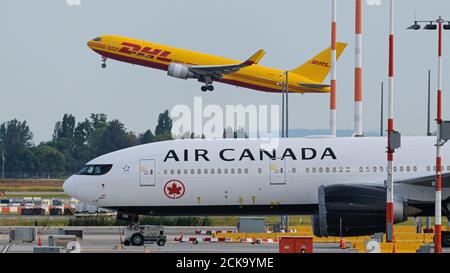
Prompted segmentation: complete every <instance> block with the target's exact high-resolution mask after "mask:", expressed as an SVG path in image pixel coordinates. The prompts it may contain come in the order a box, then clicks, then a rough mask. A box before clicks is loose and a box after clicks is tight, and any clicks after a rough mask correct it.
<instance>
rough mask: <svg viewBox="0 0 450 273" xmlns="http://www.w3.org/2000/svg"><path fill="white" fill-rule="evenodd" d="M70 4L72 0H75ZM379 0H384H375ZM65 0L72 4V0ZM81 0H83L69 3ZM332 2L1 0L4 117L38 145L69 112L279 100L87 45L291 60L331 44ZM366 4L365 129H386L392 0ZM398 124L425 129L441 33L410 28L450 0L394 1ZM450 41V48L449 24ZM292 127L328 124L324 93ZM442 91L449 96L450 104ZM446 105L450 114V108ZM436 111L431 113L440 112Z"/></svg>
mask: <svg viewBox="0 0 450 273" xmlns="http://www.w3.org/2000/svg"><path fill="white" fill-rule="evenodd" d="M72 1H73V0H72ZM371 1H372V2H377V1H373V0H371ZM69 2H70V1H69ZM73 2H76V1H73ZM354 2H355V1H351V0H338V6H339V7H338V40H339V41H343V42H347V43H349V47H348V48H347V50H346V52H344V54H343V56H342V58H341V60H340V61H339V63H338V99H337V103H338V106H337V107H338V109H337V115H338V129H348V128H353V109H354V108H353V94H354V91H353V90H354V86H353V82H354V76H353V75H354V59H355V58H354V5H355V3H354ZM330 3H331V1H329V0H314V1H313V0H310V1H306V0H302V1H299V0H280V1H270V0H245V1H242V0H227V1H223V0H221V1H219V0H190V1H186V0H164V1H147V0H134V1H133V0H128V1H125V0H81V5H80V6H70V5H68V4H67V1H66V0H45V1H44V0H42V1H35V0H28V1H26V0H3V1H1V4H0V5H1V8H0V26H1V27H0V31H1V36H2V41H1V43H0V75H1V78H0V102H1V104H0V122H4V121H7V120H10V119H13V118H18V119H20V120H27V121H28V123H29V125H30V126H31V129H32V131H33V132H34V135H35V142H36V143H38V142H39V141H43V140H49V139H50V138H51V134H52V131H53V127H54V124H55V122H56V121H58V120H60V119H61V118H62V116H63V114H64V113H71V114H73V115H75V117H76V118H77V121H80V120H82V119H84V118H86V117H88V116H89V114H90V113H93V112H95V113H106V114H107V115H108V116H109V117H110V118H118V119H120V120H121V121H122V122H123V123H124V124H125V125H126V127H127V128H128V129H129V130H132V131H135V132H138V133H139V132H143V131H144V130H146V129H148V128H151V129H152V130H153V129H154V126H155V124H156V121H157V114H158V113H160V112H162V111H163V110H164V109H171V108H172V107H173V106H174V105H176V104H187V105H193V97H194V96H202V97H203V98H204V104H219V105H225V104H244V105H246V104H266V105H268V104H275V103H279V102H280V101H281V99H280V96H279V95H274V94H268V93H263V92H257V91H253V90H249V89H244V88H236V87H233V86H229V85H224V84H220V83H217V84H216V90H215V91H214V92H209V93H206V94H203V93H202V92H201V91H200V84H199V83H198V82H196V81H195V80H190V81H183V80H178V79H175V78H170V77H168V76H167V75H166V74H165V73H164V72H162V71H160V70H152V69H148V68H144V67H139V66H132V65H129V64H125V63H119V62H116V61H111V60H110V61H109V63H108V68H107V69H106V70H103V69H101V68H100V65H101V62H100V56H98V55H97V54H95V53H93V52H92V51H91V50H90V49H89V48H88V47H87V46H86V42H87V41H88V40H89V39H91V38H93V37H95V36H97V35H101V34H118V35H125V36H130V37H135V38H139V39H144V40H150V41H154V42H158V43H163V44H168V45H173V46H176V47H182V48H187V49H192V50H196V51H203V52H206V53H211V54H216V55H221V56H225V57H229V58H233V59H240V60H245V59H246V58H247V57H249V56H250V55H251V54H252V53H254V52H255V51H256V50H257V49H259V48H264V49H265V50H266V51H267V55H266V56H265V58H264V59H263V60H262V62H261V64H262V65H266V66H272V67H277V68H281V69H292V68H295V67H297V66H298V65H299V64H302V63H304V62H305V61H307V60H308V59H310V58H311V57H312V56H313V55H315V54H316V53H317V52H319V51H321V50H322V49H324V48H326V47H328V46H329V44H330V14H331V10H330V9H331V6H330ZM381 3H382V5H381V6H369V5H367V3H365V4H364V15H365V16H364V44H363V45H364V52H363V58H364V59H363V63H364V89H363V98H364V127H365V130H366V131H377V130H378V128H379V116H380V114H379V105H380V84H381V81H385V82H386V81H387V67H388V64H387V60H388V59H387V52H388V50H387V49H388V30H389V29H388V21H387V20H388V2H387V1H386V0H382V1H381ZM396 8H397V9H396V11H397V12H396V15H397V18H396V32H397V36H396V39H397V41H396V49H397V60H396V61H397V63H396V75H397V81H396V125H397V128H398V129H399V130H400V131H402V132H403V133H404V134H407V135H423V134H425V131H426V99H427V78H426V75H427V69H429V68H431V69H432V70H433V84H432V87H433V89H432V90H433V108H434V105H435V103H434V101H435V99H434V98H435V96H434V93H435V89H436V73H435V72H436V69H435V68H436V67H437V63H436V50H437V44H436V37H437V33H436V32H435V31H431V32H427V31H420V32H413V31H406V30H405V28H406V27H408V26H409V25H411V24H412V22H413V20H414V16H415V14H416V13H417V17H418V18H426V19H428V18H435V17H437V16H439V15H442V16H444V17H450V1H448V0H429V1H424V0H397V1H396ZM444 37H445V39H444V40H445V46H444V49H449V48H450V47H449V44H450V32H448V34H447V35H445V36H444ZM444 58H445V61H444V69H446V70H445V71H446V73H444V90H445V91H446V90H450V86H449V84H450V81H448V80H447V79H448V76H445V75H449V74H450V51H445V52H444ZM289 98H290V110H291V114H290V128H328V116H329V110H328V105H329V97H328V95H311V94H308V95H300V94H294V95H291V96H290V97H289ZM449 99H450V97H449V96H447V95H445V97H444V104H445V105H450V101H449ZM448 109H449V108H448V107H444V111H445V117H449V116H450V113H449V112H450V111H448ZM433 116H434V112H433Z"/></svg>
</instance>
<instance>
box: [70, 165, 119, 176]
mask: <svg viewBox="0 0 450 273" xmlns="http://www.w3.org/2000/svg"><path fill="white" fill-rule="evenodd" d="M111 168H112V164H104V165H85V166H83V167H82V168H81V170H80V171H79V172H78V173H77V175H104V174H107V173H108V172H109V171H110V170H111Z"/></svg>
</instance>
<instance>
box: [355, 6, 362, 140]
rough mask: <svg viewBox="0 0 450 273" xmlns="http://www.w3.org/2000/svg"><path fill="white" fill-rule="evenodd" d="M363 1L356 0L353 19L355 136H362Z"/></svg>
mask: <svg viewBox="0 0 450 273" xmlns="http://www.w3.org/2000/svg"><path fill="white" fill-rule="evenodd" d="M362 17H363V3H362V0H356V20H355V45H356V46H355V47H356V49H355V136H357V137H361V136H363V134H364V133H363V132H364V130H363V120H362V119H363V102H362V74H363V64H362V63H363V60H362V27H363V21H362Z"/></svg>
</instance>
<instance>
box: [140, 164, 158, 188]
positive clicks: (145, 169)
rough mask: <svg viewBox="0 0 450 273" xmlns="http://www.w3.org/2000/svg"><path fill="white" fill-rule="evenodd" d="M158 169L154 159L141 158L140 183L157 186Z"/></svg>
mask: <svg viewBox="0 0 450 273" xmlns="http://www.w3.org/2000/svg"><path fill="white" fill-rule="evenodd" d="M155 183H156V169H155V160H154V159H141V160H139V184H140V185H141V186H155Z"/></svg>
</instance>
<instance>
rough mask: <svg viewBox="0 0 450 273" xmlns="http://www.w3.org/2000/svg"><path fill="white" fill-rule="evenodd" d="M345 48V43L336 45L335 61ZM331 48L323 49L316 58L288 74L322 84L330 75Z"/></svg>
mask: <svg viewBox="0 0 450 273" xmlns="http://www.w3.org/2000/svg"><path fill="white" fill-rule="evenodd" d="M346 47H347V44H345V43H337V45H336V59H339V57H340V56H341V54H342V52H344V49H345V48H346ZM330 60H331V48H328V49H325V50H324V51H322V52H320V53H319V54H318V55H317V56H315V57H314V58H312V59H311V60H309V61H308V62H307V63H305V64H303V65H301V66H299V67H297V68H296V69H294V70H291V71H290V72H292V73H295V74H299V75H301V76H303V77H306V78H308V79H311V80H312V81H314V82H319V83H321V82H323V81H324V80H325V78H326V77H327V75H328V73H330V69H331V64H330Z"/></svg>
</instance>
